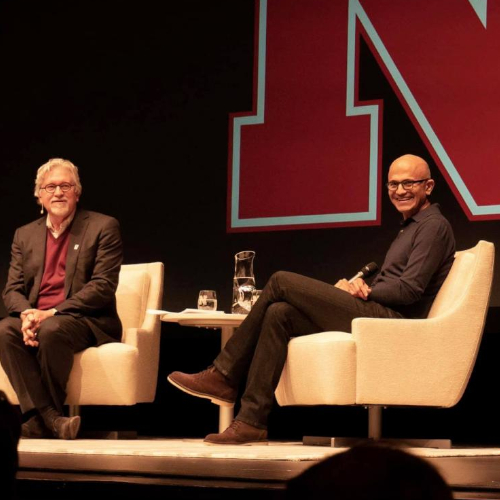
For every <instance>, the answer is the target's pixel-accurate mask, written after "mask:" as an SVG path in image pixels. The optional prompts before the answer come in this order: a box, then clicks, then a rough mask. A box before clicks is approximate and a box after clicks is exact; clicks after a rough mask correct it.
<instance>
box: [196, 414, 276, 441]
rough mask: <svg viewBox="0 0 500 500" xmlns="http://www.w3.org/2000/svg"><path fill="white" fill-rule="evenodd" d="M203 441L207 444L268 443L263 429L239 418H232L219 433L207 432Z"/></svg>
mask: <svg viewBox="0 0 500 500" xmlns="http://www.w3.org/2000/svg"><path fill="white" fill-rule="evenodd" d="M204 442H205V443H207V444H244V445H255V444H264V445H266V444H268V442H267V431H266V430H265V429H258V428H257V427H254V426H253V425H249V424H246V423H245V422H242V421H241V420H233V421H232V423H231V425H230V426H229V427H228V428H227V429H226V430H225V431H224V432H221V433H220V434H209V435H208V436H207V437H206V438H205V439H204Z"/></svg>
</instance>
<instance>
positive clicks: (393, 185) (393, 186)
mask: <svg viewBox="0 0 500 500" xmlns="http://www.w3.org/2000/svg"><path fill="white" fill-rule="evenodd" d="M428 180H429V179H420V180H418V181H414V180H413V179H405V180H404V181H401V182H396V181H389V182H388V183H387V184H386V186H387V189H388V190H389V191H397V190H398V188H399V185H400V184H401V186H403V189H404V190H405V191H409V190H410V189H412V188H413V186H414V185H415V184H420V183H421V182H425V181H428Z"/></svg>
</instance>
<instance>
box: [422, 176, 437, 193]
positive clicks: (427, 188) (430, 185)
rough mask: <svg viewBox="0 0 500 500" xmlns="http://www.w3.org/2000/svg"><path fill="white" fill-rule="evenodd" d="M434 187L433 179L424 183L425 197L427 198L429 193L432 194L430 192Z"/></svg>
mask: <svg viewBox="0 0 500 500" xmlns="http://www.w3.org/2000/svg"><path fill="white" fill-rule="evenodd" d="M435 185H436V183H435V182H434V179H429V180H428V181H427V182H426V183H425V194H426V195H427V196H429V195H430V194H431V193H432V190H433V189H434V186H435Z"/></svg>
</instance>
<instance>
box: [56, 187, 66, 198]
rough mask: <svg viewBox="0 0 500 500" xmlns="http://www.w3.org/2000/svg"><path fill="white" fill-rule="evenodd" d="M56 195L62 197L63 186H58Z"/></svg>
mask: <svg viewBox="0 0 500 500" xmlns="http://www.w3.org/2000/svg"><path fill="white" fill-rule="evenodd" d="M54 194H56V195H58V196H61V195H63V194H64V192H63V190H62V187H61V186H56V190H55V191H54Z"/></svg>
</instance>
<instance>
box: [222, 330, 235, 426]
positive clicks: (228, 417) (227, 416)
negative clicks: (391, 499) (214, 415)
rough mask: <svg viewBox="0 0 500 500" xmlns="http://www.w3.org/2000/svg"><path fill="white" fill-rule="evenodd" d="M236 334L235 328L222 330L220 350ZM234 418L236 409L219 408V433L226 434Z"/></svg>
mask: <svg viewBox="0 0 500 500" xmlns="http://www.w3.org/2000/svg"><path fill="white" fill-rule="evenodd" d="M233 333H234V327H233V326H223V327H222V328H221V339H220V340H221V342H220V343H221V345H220V348H221V349H224V346H225V345H226V342H227V341H228V340H229V339H230V338H231V335H232V334H233ZM233 418H234V408H233V407H232V406H231V407H228V406H220V407H219V432H224V431H225V430H226V429H227V428H228V427H229V425H230V424H231V422H232V421H233Z"/></svg>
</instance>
